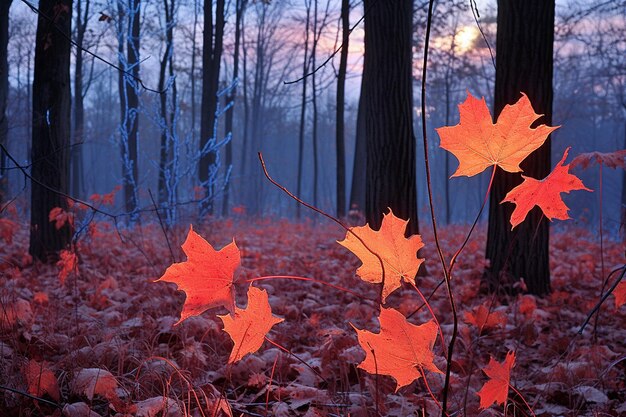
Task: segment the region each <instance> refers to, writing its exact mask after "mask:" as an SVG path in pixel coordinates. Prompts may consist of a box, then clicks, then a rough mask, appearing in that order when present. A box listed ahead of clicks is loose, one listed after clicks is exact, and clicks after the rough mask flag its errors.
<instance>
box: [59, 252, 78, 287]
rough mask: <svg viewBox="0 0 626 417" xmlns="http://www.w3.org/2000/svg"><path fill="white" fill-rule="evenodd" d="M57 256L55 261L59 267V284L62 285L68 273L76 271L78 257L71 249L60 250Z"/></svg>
mask: <svg viewBox="0 0 626 417" xmlns="http://www.w3.org/2000/svg"><path fill="white" fill-rule="evenodd" d="M59 258H60V259H59V261H58V262H57V266H58V267H59V268H61V270H60V271H59V281H61V285H63V284H64V283H65V280H66V279H67V277H68V276H69V275H70V273H72V272H78V257H77V256H76V254H75V253H74V252H72V251H69V250H62V251H61V252H60V253H59Z"/></svg>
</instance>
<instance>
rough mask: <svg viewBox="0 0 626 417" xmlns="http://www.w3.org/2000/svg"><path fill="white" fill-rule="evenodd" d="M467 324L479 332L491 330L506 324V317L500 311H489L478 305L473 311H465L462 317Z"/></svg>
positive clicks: (482, 305)
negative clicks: (476, 328)
mask: <svg viewBox="0 0 626 417" xmlns="http://www.w3.org/2000/svg"><path fill="white" fill-rule="evenodd" d="M464 318H465V321H466V322H467V323H470V324H473V325H474V326H476V327H478V329H479V330H483V329H492V328H495V327H498V326H500V325H503V324H505V323H506V316H505V315H504V313H502V312H501V311H489V309H488V308H487V307H486V306H485V305H484V304H481V305H479V306H478V307H477V308H476V309H474V310H473V311H466V312H465V315H464Z"/></svg>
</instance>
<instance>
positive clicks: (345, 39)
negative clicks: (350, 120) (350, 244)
mask: <svg viewBox="0 0 626 417" xmlns="http://www.w3.org/2000/svg"><path fill="white" fill-rule="evenodd" d="M341 42H342V45H343V46H342V48H341V55H340V56H339V71H338V72H337V116H336V119H337V124H336V130H335V143H336V144H335V146H336V148H337V217H339V218H341V217H345V215H346V150H345V145H344V130H345V129H344V127H345V124H344V108H345V104H346V100H345V93H346V70H347V68H348V43H349V42H350V0H341Z"/></svg>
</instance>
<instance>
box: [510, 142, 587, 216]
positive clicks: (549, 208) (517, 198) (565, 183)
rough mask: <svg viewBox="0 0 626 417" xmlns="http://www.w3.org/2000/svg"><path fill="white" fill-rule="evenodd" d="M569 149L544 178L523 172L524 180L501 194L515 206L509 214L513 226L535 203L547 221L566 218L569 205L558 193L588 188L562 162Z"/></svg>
mask: <svg viewBox="0 0 626 417" xmlns="http://www.w3.org/2000/svg"><path fill="white" fill-rule="evenodd" d="M569 149H570V148H567V149H566V150H565V153H564V154H563V158H561V160H560V161H559V163H558V164H556V167H555V168H554V170H553V171H552V172H551V173H550V174H549V175H548V176H547V177H545V178H544V179H543V180H541V181H539V180H536V179H534V178H530V177H526V176H524V175H522V178H523V179H524V181H523V182H522V183H521V184H520V185H518V186H517V187H515V188H513V189H512V190H511V191H509V193H508V194H507V195H506V197H504V200H502V203H504V202H509V203H515V205H516V207H515V210H513V214H512V215H511V225H512V228H515V226H517V225H518V224H520V223H521V222H523V221H524V219H525V218H526V216H527V215H528V212H529V211H530V210H531V209H532V208H533V207H535V206H539V207H540V208H541V210H542V211H543V214H545V216H546V217H547V218H548V219H550V220H552V219H554V218H556V219H559V220H567V219H569V216H568V214H567V212H568V210H569V208H568V207H567V206H566V205H565V203H564V202H563V199H562V198H561V193H569V192H570V191H572V190H586V191H591V190H590V189H589V188H587V187H585V185H584V184H583V182H582V181H581V180H580V179H579V178H578V177H577V176H575V175H572V174H570V173H569V165H563V162H565V159H566V158H567V153H568V152H569Z"/></svg>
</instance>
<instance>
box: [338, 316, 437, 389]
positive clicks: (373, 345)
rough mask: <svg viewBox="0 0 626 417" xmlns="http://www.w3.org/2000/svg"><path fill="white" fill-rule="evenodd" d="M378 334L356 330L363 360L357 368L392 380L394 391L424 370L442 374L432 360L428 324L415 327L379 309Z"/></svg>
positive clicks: (432, 338)
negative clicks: (393, 381) (393, 380)
mask: <svg viewBox="0 0 626 417" xmlns="http://www.w3.org/2000/svg"><path fill="white" fill-rule="evenodd" d="M378 319H379V321H380V332H379V333H371V332H368V331H366V330H359V329H357V328H356V327H354V325H352V324H350V325H351V326H352V327H353V328H354V330H356V333H357V336H358V338H359V344H360V345H361V348H363V350H364V351H365V360H363V362H361V363H360V364H359V368H361V369H363V370H365V371H367V372H369V373H370V374H378V375H389V376H391V377H393V378H394V379H395V380H396V391H398V389H400V388H401V387H403V386H405V385H409V384H410V383H411V382H413V381H414V380H416V379H418V378H419V377H420V376H422V375H423V374H424V371H425V370H428V371H432V372H437V373H442V372H441V371H440V370H439V369H437V367H436V366H435V364H434V363H433V360H434V358H435V354H434V353H433V345H434V343H435V339H436V338H437V325H436V324H435V323H434V322H433V321H432V320H431V321H429V322H427V323H424V324H422V325H420V326H416V325H414V324H411V323H409V322H408V321H407V319H406V318H405V317H404V316H403V315H402V313H400V312H399V311H397V310H394V309H392V308H389V309H387V308H384V307H382V306H381V309H380V316H379V317H378Z"/></svg>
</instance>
